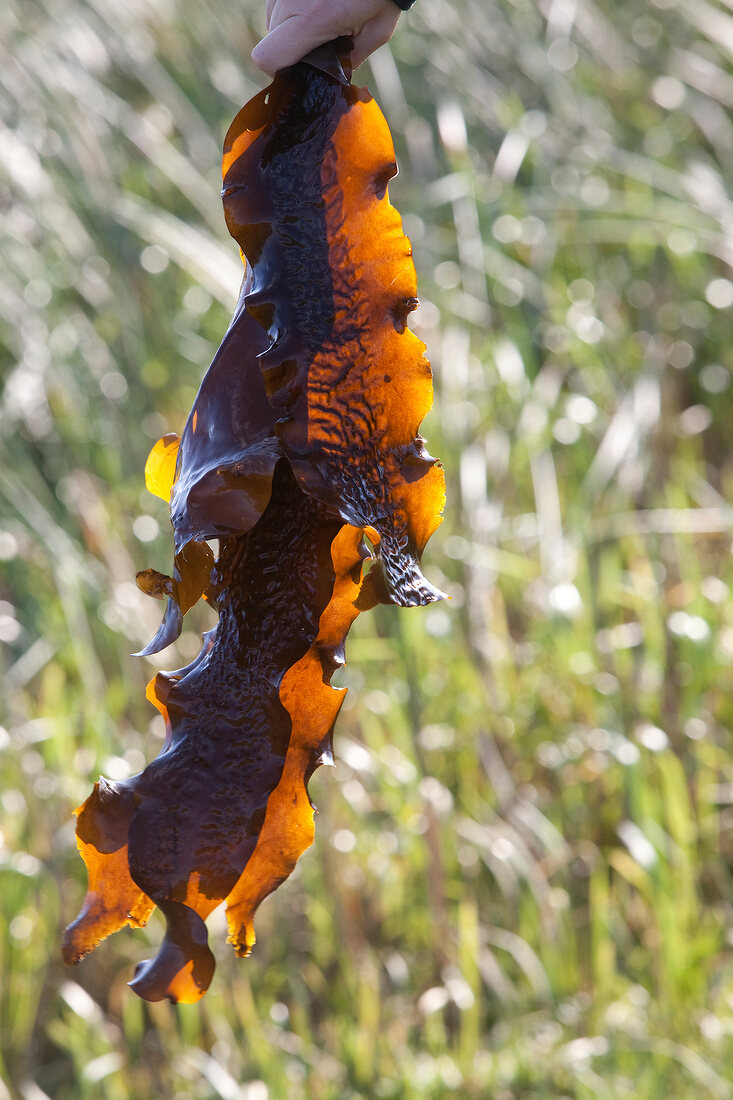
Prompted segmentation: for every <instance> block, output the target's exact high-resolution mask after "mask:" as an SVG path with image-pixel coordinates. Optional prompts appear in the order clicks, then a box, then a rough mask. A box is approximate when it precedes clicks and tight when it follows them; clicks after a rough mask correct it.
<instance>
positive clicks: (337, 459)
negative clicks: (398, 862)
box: [64, 44, 443, 1002]
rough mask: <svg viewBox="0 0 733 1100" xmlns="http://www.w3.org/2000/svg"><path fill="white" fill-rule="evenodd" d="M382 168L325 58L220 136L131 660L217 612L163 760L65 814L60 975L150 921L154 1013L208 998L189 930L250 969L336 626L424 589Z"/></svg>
mask: <svg viewBox="0 0 733 1100" xmlns="http://www.w3.org/2000/svg"><path fill="white" fill-rule="evenodd" d="M395 172H396V165H395V162H394V150H393V148H392V143H391V139H390V135H389V131H388V128H387V124H386V122H385V121H384V118H383V116H382V114H381V112H380V111H379V108H378V107H377V105H376V104H375V102H374V100H373V99H372V98H371V96H370V95H369V93H368V92H366V91H365V90H363V89H357V88H353V87H352V86H351V84H350V82H349V79H348V76H347V75H346V73H345V71H344V68H343V66H342V59H341V57H340V55H339V45H338V44H332V45H331V46H328V47H323V48H321V49H320V50H319V51H315V52H314V54H312V55H310V57H309V58H308V59H306V60H305V61H303V62H301V63H299V64H298V65H296V66H294V67H293V68H291V69H289V70H286V71H284V72H282V73H279V74H278V76H277V77H276V78H275V80H274V81H273V83H272V85H271V86H270V87H269V88H268V89H266V90H265V91H264V92H262V93H260V95H258V96H256V97H255V98H254V99H253V100H252V101H251V102H250V103H248V104H247V105H246V106H245V107H244V108H243V109H242V111H240V113H239V115H238V116H237V118H236V119H235V121H234V123H233V124H232V126H231V128H230V130H229V133H228V134H227V137H226V140H225V146H224V190H223V201H224V210H225V215H226V219H227V225H228V227H229V230H230V232H231V234H232V236H233V237H234V238H235V240H236V241H237V242H238V244H239V245H240V248H241V250H242V253H243V255H244V258H245V268H246V274H245V279H244V281H243V285H242V291H241V293H240V297H239V301H238V303H237V307H236V309H235V312H234V316H233V318H232V322H231V324H230V326H229V329H228V331H227V333H226V335H225V336H224V339H223V341H222V344H221V347H220V348H219V350H218V352H217V354H216V356H215V358H214V361H213V363H212V365H211V367H210V368H209V371H208V372H207V374H206V376H205V378H204V380H203V383H202V385H201V389H200V391H199V394H198V396H197V398H196V402H195V403H194V407H193V409H192V410H191V414H190V416H189V418H188V421H187V423H186V426H185V428H184V431H183V434H182V436H181V437H180V439H179V438H178V437H176V436H172V437H171V436H168V437H165V438H164V439H162V440H160V441H159V442H158V443H157V444H156V446H155V447H154V448H153V451H152V453H151V456H150V458H149V460H148V464H147V467H146V482H147V485H148V488H149V489H150V490H151V491H152V492H154V493H157V494H158V495H160V496H162V497H164V499H166V500H170V506H171V519H172V524H173V531H174V544H175V556H174V566H173V571H172V575H171V576H166V575H164V574H161V573H159V572H157V571H156V570H152V569H149V570H145V571H144V572H143V573H142V574H140V575H139V577H138V583H139V585H140V587H141V588H142V589H143V591H145V592H147V593H148V594H149V595H151V596H155V597H158V598H164V599H166V600H167V606H166V611H165V615H164V617H163V622H162V623H161V627H160V629H159V630H158V632H157V634H156V636H155V638H153V640H152V642H151V643H150V644H149V645H148V646H147V647H146V649H145V650H144V651H143V653H152V652H157V651H158V650H160V649H163V648H164V647H165V646H167V645H169V644H170V642H172V641H173V640H175V638H176V637H177V636H178V634H179V633H180V630H181V624H182V620H183V616H184V615H185V613H186V611H187V610H188V609H189V608H190V607H191V606H193V604H194V603H195V602H196V601H197V600H198V599H199V598H201V597H204V598H206V599H208V600H209V601H210V602H211V604H212V605H213V606H214V607H215V608H216V609H217V610H218V613H219V620H218V623H217V625H216V627H215V628H214V629H213V630H211V631H209V632H208V634H206V635H205V636H204V639H203V647H202V649H201V652H200V654H199V656H198V657H197V658H196V660H195V661H193V662H192V664H190V665H189V666H188V667H187V668H183V669H179V670H178V671H176V672H161V673H159V674H158V675H157V676H156V677H155V678H154V679H153V680H152V681H151V683H150V685H149V687H148V697H149V699H150V701H151V702H152V703H153V704H154V705H155V706H156V707H157V708H158V709H159V710H160V711H161V713H162V714H163V716H164V718H165V721H166V731H167V732H166V741H165V744H164V747H163V749H162V751H161V753H160V754H159V756H158V757H157V758H156V759H155V760H154V761H153V762H152V763H151V764H150V765H148V767H147V768H146V769H145V770H144V771H143V772H142V773H141V774H140V775H137V776H134V777H132V778H131V779H128V780H124V781H121V782H111V781H108V780H105V779H100V780H99V782H98V783H97V784H95V786H94V790H93V792H92V794H91V795H90V796H89V798H88V799H87V801H86V802H85V803H84V805H83V806H81V807H80V808H79V809H78V810H77V817H78V821H77V842H78V846H79V850H80V852H81V854H82V856H83V858H84V861H85V863H86V867H87V872H88V879H89V888H88V892H87V896H86V898H85V901H84V905H83V907H82V910H81V912H80V914H79V916H78V917H77V918H76V920H75V921H74V922H73V923H72V924H71V925H70V926H69V928H68V929H67V931H66V937H65V941H64V956H65V958H66V960H67V961H68V962H76V961H78V960H79V959H81V958H83V957H84V955H86V954H87V953H88V952H89V951H90V950H92V949H93V948H94V947H95V946H96V944H97V943H99V941H100V940H101V939H103V938H104V937H105V936H107V935H109V934H110V933H111V932H114V931H116V930H117V929H119V928H121V927H122V926H123V925H125V924H130V925H137V926H139V925H142V924H144V923H145V921H146V920H147V919H148V917H149V915H150V913H151V912H152V909H153V907H154V906H155V905H157V906H158V907H159V908H160V909H161V911H162V912H163V914H164V916H165V918H166V935H165V938H164V941H163V944H162V946H161V948H160V950H159V952H158V954H157V955H156V957H155V958H154V959H152V960H150V961H147V962H144V963H141V964H140V965H139V966H138V968H137V971H136V974H135V977H134V979H133V981H132V982H131V985H132V987H133V988H134V989H135V991H136V992H137V993H139V994H140V995H141V996H143V997H145V998H147V999H149V1000H159V999H161V998H163V997H168V998H170V999H171V1000H172V1001H182V1002H193V1001H196V1000H198V999H199V998H200V997H201V996H203V994H204V993H205V992H206V989H207V988H208V986H209V983H210V981H211V977H212V974H213V970H214V958H213V955H212V953H211V951H210V949H209V947H208V943H207V935H206V926H205V923H204V922H205V920H206V917H207V916H208V915H209V913H211V912H212V910H213V909H214V908H216V907H217V906H218V905H219V904H220V903H221V902H223V901H226V904H227V922H228V928H229V941H230V942H231V943H232V944H233V945H234V948H235V950H236V952H237V953H238V954H240V955H246V954H248V953H249V951H250V950H251V948H252V945H253V943H254V939H255V937H254V929H253V917H254V913H255V910H256V908H257V906H258V905H259V903H260V902H261V901H262V900H263V898H264V897H266V896H267V895H268V894H269V893H271V891H272V890H274V889H275V888H276V887H277V886H278V885H279V883H280V882H282V881H283V879H285V878H286V877H287V876H288V875H289V874H290V872H291V871H292V869H293V867H294V866H295V863H296V862H297V859H298V858H299V856H300V855H301V854H302V852H303V851H304V850H305V849H306V848H307V847H308V846H309V845H310V844H311V842H312V840H313V835H314V826H313V808H312V806H311V803H310V800H309V798H308V793H307V782H308V779H309V777H310V775H311V774H312V772H313V770H314V768H315V767H316V766H317V765H318V764H319V763H323V762H326V761H330V760H331V759H332V756H331V734H332V729H333V724H334V722H335V719H336V716H337V714H338V710H339V708H340V705H341V702H342V700H343V696H344V691H343V690H335V689H333V688H331V687H330V678H331V676H332V674H333V672H334V670H335V669H336V668H337V667H338V666H339V665H341V664H343V662H344V642H345V639H346V635H347V633H348V630H349V627H350V625H351V623H352V622H353V620H354V619H355V618H356V616H357V615H358V614H359V612H360V611H362V610H366V609H368V608H369V607H372V606H374V604H375V603H377V602H379V601H380V600H381V601H385V602H393V603H398V604H402V605H413V604H425V603H429V602H431V601H433V600H435V599H439V598H440V593H439V592H438V591H437V590H436V589H434V588H433V587H432V585H431V584H430V583H429V582H428V581H427V580H426V579H425V577H424V576H423V574H422V571H421V569H420V555H421V553H422V550H423V548H424V546H425V543H426V541H427V539H428V538H429V536H430V534H431V533H432V532H433V530H434V529H435V527H436V526H437V525H438V523H439V522H440V511H441V508H442V504H443V477H442V471H441V470H440V468H439V466H438V465H437V464H436V463H435V460H434V459H432V458H431V457H430V456H429V455H428V454H427V452H426V451H425V448H424V444H423V440H422V439H421V437H420V436H419V434H418V430H419V425H420V421H421V420H422V418H423V416H424V415H425V412H426V411H427V410H428V408H429V407H430V404H431V400H432V390H431V379H430V367H429V364H428V363H427V360H426V359H425V357H424V347H423V345H422V343H421V342H420V341H419V340H418V339H417V337H415V336H414V334H413V333H411V332H410V330H409V329H408V328H407V326H406V318H407V315H408V313H409V311H410V310H411V309H413V308H414V307H415V305H416V304H417V299H416V287H415V271H414V265H413V263H412V259H411V249H410V245H409V242H408V240H407V238H406V237H405V236H404V234H403V233H402V227H401V221H400V217H399V214H398V213H397V212H396V211H395V210H394V208H393V207H392V206H391V205H390V203H389V198H388V195H387V183H388V180H389V179H390V178H391V177H392V176H393V175H394V174H395ZM365 535H366V536H367V537H368V539H369V542H370V543H371V544H372V546H373V548H374V551H373V555H372V554H370V552H369V551H368V550H367V549H366V544H365V539H364V536H365ZM210 539H218V540H219V553H218V557H217V558H216V559H215V558H214V554H213V552H212V550H211V549H210V547H209V545H208V542H207V541H206V540H210ZM370 558H372V561H371V567H370V568H369V569H367V570H366V571H365V569H364V565H365V562H366V561H367V560H368V559H370Z"/></svg>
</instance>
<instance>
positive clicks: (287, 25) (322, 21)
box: [252, 0, 400, 76]
mask: <svg viewBox="0 0 733 1100" xmlns="http://www.w3.org/2000/svg"><path fill="white" fill-rule="evenodd" d="M399 17H400V9H399V8H398V7H397V5H396V4H395V3H394V2H393V0H267V28H268V31H269V34H267V35H266V36H265V37H264V38H263V39H262V41H261V42H259V43H258V44H257V45H256V46H255V48H254V49H253V50H252V60H253V61H254V63H255V65H257V67H258V68H260V69H262V70H263V72H266V73H269V75H270V76H274V75H275V73H276V72H277V71H278V70H279V69H285V68H287V66H288V65H294V64H295V62H296V61H300V59H301V57H305V55H306V54H307V53H310V51H311V50H313V49H315V47H316V46H321V45H323V43H324V42H330V41H331V39H333V38H339V37H340V36H341V35H346V36H348V37H349V38H353V40H354V49H353V51H352V54H351V64H352V67H353V68H356V67H357V65H361V63H362V61H366V59H367V57H369V54H371V53H374V51H375V50H376V49H378V48H379V47H380V46H383V45H384V43H385V42H388V41H389V39H390V38H391V37H392V34H393V32H394V29H395V27H396V26H397V20H398V19H399Z"/></svg>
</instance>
